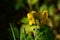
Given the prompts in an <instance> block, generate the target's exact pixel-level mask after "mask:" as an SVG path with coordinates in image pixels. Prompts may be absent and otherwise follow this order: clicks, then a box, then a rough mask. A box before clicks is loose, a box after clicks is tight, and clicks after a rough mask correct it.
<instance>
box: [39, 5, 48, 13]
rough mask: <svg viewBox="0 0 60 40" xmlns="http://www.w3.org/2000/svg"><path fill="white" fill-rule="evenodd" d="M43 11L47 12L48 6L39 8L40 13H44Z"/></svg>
mask: <svg viewBox="0 0 60 40" xmlns="http://www.w3.org/2000/svg"><path fill="white" fill-rule="evenodd" d="M43 10H47V5H46V4H43V5H42V6H41V7H40V8H39V12H40V13H42V11H43Z"/></svg>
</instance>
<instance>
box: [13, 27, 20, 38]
mask: <svg viewBox="0 0 60 40" xmlns="http://www.w3.org/2000/svg"><path fill="white" fill-rule="evenodd" d="M13 31H14V33H15V36H16V38H19V30H18V28H17V27H13Z"/></svg>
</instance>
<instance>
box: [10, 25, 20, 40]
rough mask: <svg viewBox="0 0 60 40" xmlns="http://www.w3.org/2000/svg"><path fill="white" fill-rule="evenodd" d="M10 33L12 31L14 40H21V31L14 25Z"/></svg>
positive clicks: (11, 26)
mask: <svg viewBox="0 0 60 40" xmlns="http://www.w3.org/2000/svg"><path fill="white" fill-rule="evenodd" d="M9 31H10V34H11V37H12V36H13V38H12V39H14V40H17V39H19V30H18V28H17V27H16V26H15V25H14V24H10V30H9Z"/></svg>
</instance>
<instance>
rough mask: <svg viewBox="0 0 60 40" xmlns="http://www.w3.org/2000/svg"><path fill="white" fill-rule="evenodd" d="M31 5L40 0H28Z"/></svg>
mask: <svg viewBox="0 0 60 40" xmlns="http://www.w3.org/2000/svg"><path fill="white" fill-rule="evenodd" d="M27 2H28V4H29V5H34V4H35V3H37V2H38V0H27Z"/></svg>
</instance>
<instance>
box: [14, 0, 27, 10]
mask: <svg viewBox="0 0 60 40" xmlns="http://www.w3.org/2000/svg"><path fill="white" fill-rule="evenodd" d="M25 2H26V1H25V0H18V2H17V3H16V5H15V9H16V10H19V9H20V8H21V7H22V6H23V5H24V4H25Z"/></svg>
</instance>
